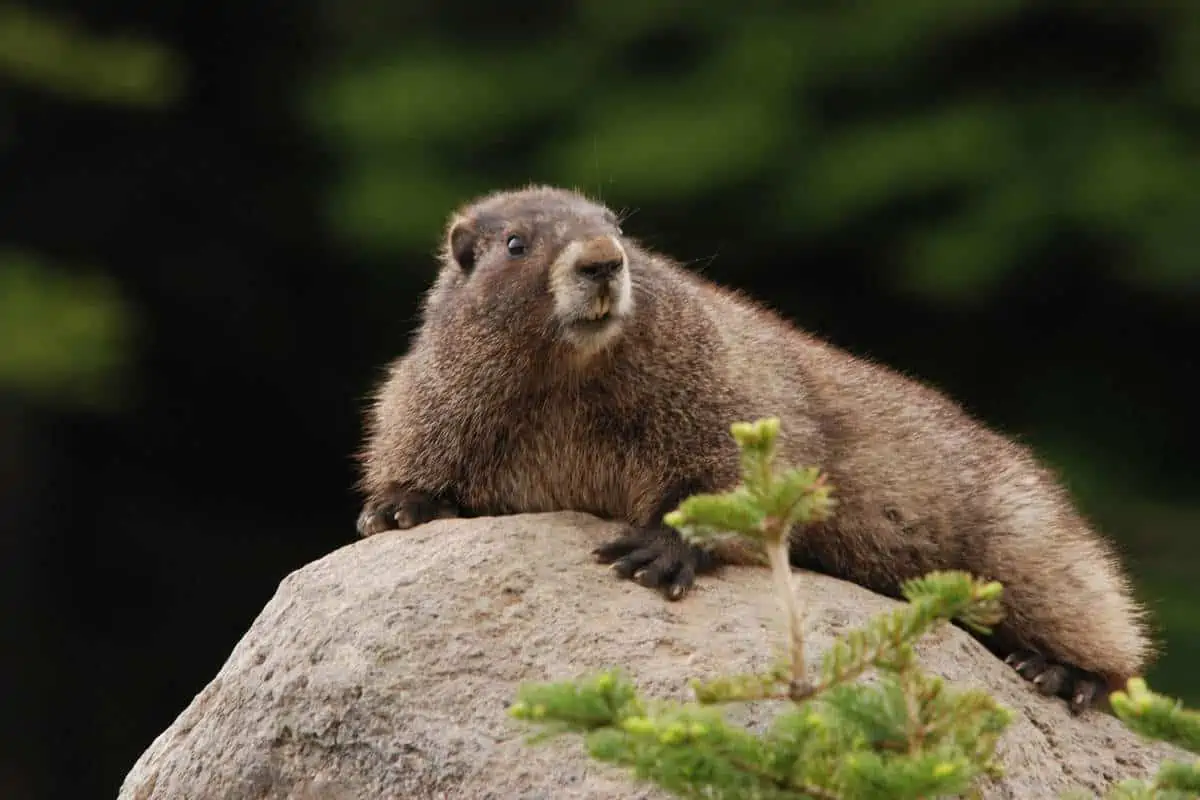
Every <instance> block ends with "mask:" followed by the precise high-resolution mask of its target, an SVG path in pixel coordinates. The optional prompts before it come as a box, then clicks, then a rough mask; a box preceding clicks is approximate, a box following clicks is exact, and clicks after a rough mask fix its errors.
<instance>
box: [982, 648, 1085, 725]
mask: <svg viewBox="0 0 1200 800" xmlns="http://www.w3.org/2000/svg"><path fill="white" fill-rule="evenodd" d="M1004 663H1006V664H1008V665H1009V666H1011V667H1012V668H1013V669H1015V670H1016V671H1017V674H1018V675H1020V676H1021V677H1022V678H1024V679H1025V680H1027V681H1030V682H1031V683H1033V685H1034V687H1036V688H1037V690H1038V691H1039V692H1041V693H1042V694H1044V695H1048V696H1052V697H1053V696H1057V697H1061V698H1063V699H1064V700H1066V701H1067V707H1068V708H1069V709H1070V711H1071V713H1072V714H1078V713H1080V712H1081V711H1083V710H1084V709H1086V708H1090V707H1091V706H1092V705H1093V704H1094V703H1095V701H1096V698H1097V697H1098V696H1100V695H1102V694H1104V693H1105V691H1106V686H1107V683H1106V681H1105V680H1104V678H1103V677H1101V676H1099V675H1096V674H1095V673H1092V672H1088V671H1086V670H1082V669H1079V668H1078V667H1071V666H1067V665H1065V664H1057V663H1055V662H1053V661H1050V660H1049V659H1047V658H1046V657H1045V656H1043V655H1041V654H1040V653H1035V652H1033V651H1032V650H1018V651H1017V652H1015V653H1012V654H1010V655H1009V656H1008V658H1006V659H1004Z"/></svg>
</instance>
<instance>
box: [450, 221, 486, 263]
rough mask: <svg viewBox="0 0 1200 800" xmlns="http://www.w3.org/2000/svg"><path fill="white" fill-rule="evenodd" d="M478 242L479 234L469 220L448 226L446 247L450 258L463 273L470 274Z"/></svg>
mask: <svg viewBox="0 0 1200 800" xmlns="http://www.w3.org/2000/svg"><path fill="white" fill-rule="evenodd" d="M478 240H479V233H478V232H477V231H476V230H475V226H474V225H472V224H471V222H470V220H465V219H459V220H455V222H454V224H453V225H451V226H450V235H449V236H447V237H446V246H447V248H448V249H449V251H450V257H451V258H453V259H454V262H455V263H456V264H458V266H459V267H461V268H462V270H463V271H464V272H470V271H471V270H472V269H473V268H474V267H475V244H476V242H477V241H478Z"/></svg>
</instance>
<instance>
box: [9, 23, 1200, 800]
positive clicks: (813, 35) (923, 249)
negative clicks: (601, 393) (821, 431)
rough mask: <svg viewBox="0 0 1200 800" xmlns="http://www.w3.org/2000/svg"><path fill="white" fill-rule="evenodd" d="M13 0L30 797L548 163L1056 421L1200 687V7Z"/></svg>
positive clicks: (860, 336)
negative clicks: (455, 261) (484, 223)
mask: <svg viewBox="0 0 1200 800" xmlns="http://www.w3.org/2000/svg"><path fill="white" fill-rule="evenodd" d="M1098 5H1100V4H1090V3H1083V2H1049V1H1048V0H1041V1H1040V2H1034V0H1027V1H1025V0H977V2H973V3H951V2H915V1H914V2H905V3H901V2H896V0H869V1H864V2H857V3H829V2H824V3H807V4H789V3H761V4H760V3H745V2H715V3H711V4H709V5H708V6H705V7H704V9H705V10H703V11H698V10H697V9H696V7H694V6H688V7H686V8H685V7H684V6H683V5H682V4H675V3H671V2H665V3H655V4H646V5H641V4H639V3H638V2H636V0H628V1H627V2H615V1H612V0H605V2H601V1H600V0H579V1H578V2H574V3H558V4H556V3H553V2H537V1H535V0H510V2H508V3H484V2H455V3H443V4H437V3H434V2H421V3H415V2H408V3H395V2H383V0H343V1H342V2H340V3H339V2H336V1H335V0H288V2H282V1H281V0H236V1H235V0H208V1H207V2H203V3H200V2H197V3H170V2H167V3H161V2H160V3H151V2H143V1H142V0H36V3H35V2H33V1H32V0H23V2H22V3H18V4H16V5H13V4H10V3H8V2H7V0H3V1H2V2H0V600H2V602H3V606H2V608H3V613H2V615H0V655H2V658H0V691H2V694H0V702H2V708H3V713H2V715H0V796H3V797H5V798H24V797H103V796H114V795H115V793H116V790H117V786H118V784H119V782H120V780H121V778H122V777H123V776H124V774H125V772H126V771H127V770H128V768H129V767H130V766H131V765H132V763H133V761H134V760H135V759H136V758H137V756H138V755H139V754H140V753H141V751H142V750H143V749H144V748H145V747H146V746H147V745H149V743H150V741H151V740H152V739H153V737H154V736H155V735H157V734H158V733H159V732H160V731H161V730H162V729H163V728H164V727H166V726H167V725H168V724H169V723H170V722H171V720H172V719H173V718H174V717H175V715H177V714H178V713H179V712H180V711H181V710H182V709H183V708H184V706H185V705H186V704H187V703H188V702H189V701H190V700H191V698H192V697H193V695H194V694H195V693H196V692H198V691H199V690H200V689H201V688H202V687H203V686H204V684H205V683H206V682H207V681H208V680H209V679H210V678H211V677H212V676H213V675H214V674H215V673H216V671H217V670H218V669H219V668H220V666H221V664H222V662H223V661H224V659H225V657H226V655H227V654H228V653H229V651H230V649H231V648H232V647H233V645H234V644H235V642H236V641H237V640H238V638H239V636H240V635H241V634H242V633H243V632H244V631H245V629H246V628H247V626H248V625H249V623H250V621H251V620H252V619H253V618H254V616H255V615H256V614H257V612H258V611H259V609H260V608H261V607H262V605H263V604H264V603H265V602H266V600H267V599H268V598H269V597H270V595H271V594H272V592H273V591H274V589H275V586H276V584H277V583H278V581H279V580H280V579H281V578H282V577H283V576H284V575H286V574H287V573H288V572H289V571H291V570H294V569H296V568H298V567H300V566H302V565H303V564H305V563H306V562H308V561H310V560H312V559H313V558H316V557H318V556H320V555H322V554H324V553H326V552H328V551H330V550H331V549H333V548H336V547H339V546H341V545H344V544H346V543H347V542H349V541H351V540H352V538H353V533H354V530H353V527H354V517H355V514H356V512H357V509H358V500H357V498H356V497H355V496H354V494H353V493H352V491H351V488H350V487H351V484H352V481H353V479H354V477H355V474H354V470H353V463H352V461H351V457H350V455H351V452H352V451H353V450H354V448H355V447H356V446H357V444H358V436H359V419H360V417H359V415H360V412H361V410H362V407H363V398H364V396H365V394H366V393H367V391H368V390H369V389H370V388H371V385H372V383H373V382H374V380H375V379H376V378H377V376H378V375H379V371H380V368H381V367H382V365H383V364H384V363H385V362H386V361H387V360H388V359H390V358H391V357H393V356H394V355H396V354H398V353H399V352H400V351H402V350H403V348H404V346H405V343H406V339H407V336H408V334H409V332H410V330H411V329H412V327H413V312H414V310H415V304H416V302H417V299H418V295H419V293H420V291H421V290H422V289H423V288H424V287H425V286H426V285H427V283H428V281H429V280H430V278H431V276H432V274H433V270H434V262H433V252H434V250H435V248H436V247H437V246H438V244H439V237H440V229H441V225H442V223H443V221H444V219H445V217H446V215H447V214H448V212H449V211H450V209H451V208H452V207H453V206H456V205H458V204H459V203H461V202H463V201H465V200H467V199H469V198H470V197H471V196H472V195H474V194H476V193H479V192H483V191H486V190H489V189H492V188H498V187H502V186H510V185H516V184H523V183H526V182H529V181H539V182H543V181H544V182H552V183H559V184H564V185H571V186H578V187H580V188H582V189H584V190H586V191H588V192H590V193H592V194H594V195H598V196H600V197H602V198H603V199H604V200H606V201H608V202H610V203H611V204H612V205H614V206H615V207H618V208H622V209H636V213H634V215H633V216H632V218H631V220H630V222H629V223H628V225H627V229H628V230H629V231H630V232H631V233H633V234H634V235H637V236H641V237H644V238H645V240H646V241H647V242H648V243H649V244H651V245H652V246H655V247H658V248H661V249H663V250H665V251H667V252H669V253H671V254H672V255H674V256H676V257H678V258H680V259H682V260H685V261H687V262H688V263H689V264H691V265H693V266H694V268H696V269H701V270H703V271H705V272H706V273H707V274H708V275H709V276H711V277H712V278H714V279H717V280H719V281H723V282H726V283H729V284H733V285H737V286H740V287H743V288H745V289H747V290H749V291H750V292H752V293H753V294H755V295H756V296H758V297H760V298H762V299H764V300H766V301H768V302H769V303H771V304H772V305H774V306H776V307H777V308H779V309H781V310H783V311H785V312H786V313H787V314H788V315H789V316H790V317H792V318H793V319H795V320H796V321H798V322H799V323H800V324H802V325H804V326H806V327H807V328H809V329H811V330H813V331H816V332H818V333H820V334H822V335H824V336H827V337H829V338H831V339H832V340H833V341H835V342H836V343H838V344H840V345H842V346H844V347H846V348H848V349H850V350H852V351H854V352H857V353H861V354H865V355H870V356H872V357H874V358H877V359H880V360H883V361H885V362H887V363H890V364H892V365H894V366H896V367H899V368H901V369H903V370H905V371H906V372H908V373H909V374H912V375H915V376H919V377H921V378H923V379H925V380H927V381H930V382H932V383H933V384H935V385H937V386H939V387H941V388H943V389H945V390H947V391H949V392H950V393H952V394H953V395H954V396H956V397H957V398H959V399H960V400H961V401H962V402H963V403H964V404H965V405H966V406H967V407H968V408H969V409H971V410H972V411H973V412H974V413H975V414H977V415H979V416H980V417H982V418H983V419H985V420H987V421H988V422H989V423H991V424H992V425H994V426H996V427H998V428H1000V429H1002V430H1004V431H1006V432H1008V433H1010V434H1012V435H1014V436H1019V437H1021V438H1023V439H1024V440H1026V441H1028V442H1030V443H1032V444H1033V445H1034V446H1035V447H1036V448H1037V449H1038V451H1039V452H1040V453H1041V454H1042V455H1043V456H1044V458H1045V459H1046V460H1047V461H1048V462H1049V463H1051V464H1052V465H1053V466H1055V467H1056V468H1057V469H1058V470H1059V471H1060V472H1061V473H1062V475H1063V476H1064V479H1065V480H1066V481H1067V483H1068V485H1069V487H1070V489H1071V490H1072V492H1074V494H1075V496H1076V497H1077V498H1078V499H1079V502H1080V504H1081V505H1082V506H1083V508H1084V509H1085V511H1086V512H1087V513H1088V514H1089V515H1090V516H1091V517H1092V518H1093V519H1095V520H1096V522H1097V524H1098V525H1099V526H1100V527H1101V528H1103V529H1104V530H1105V531H1107V532H1108V533H1109V534H1110V535H1111V536H1112V537H1113V538H1114V539H1116V540H1117V541H1118V542H1119V543H1120V546H1121V547H1122V549H1123V551H1124V552H1125V554H1126V556H1127V559H1128V562H1129V564H1130V567H1131V569H1132V570H1133V573H1134V575H1135V577H1136V580H1137V586H1138V591H1139V594H1140V595H1141V596H1142V597H1143V598H1144V599H1145V600H1146V602H1147V603H1149V604H1150V605H1151V607H1152V608H1153V609H1154V613H1155V617H1156V620H1157V622H1158V624H1159V626H1160V628H1161V631H1162V636H1163V639H1164V642H1165V646H1166V655H1165V656H1164V658H1163V659H1162V660H1161V661H1160V662H1159V663H1158V665H1157V666H1156V667H1155V668H1154V670H1153V671H1152V672H1151V674H1150V676H1149V678H1150V680H1151V685H1152V686H1153V687H1154V688H1158V689H1160V690H1163V691H1169V692H1172V693H1176V694H1179V695H1181V696H1183V697H1184V698H1185V699H1187V700H1189V701H1192V702H1200V684H1197V683H1196V682H1195V680H1194V679H1193V677H1192V675H1193V674H1194V671H1195V669H1196V667H1197V665H1198V664H1200V640H1198V639H1197V631H1198V629H1200V589H1197V587H1196V583H1195V577H1194V576H1195V574H1196V565H1197V556H1198V553H1200V543H1198V542H1197V541H1196V531H1197V520H1198V519H1200V501H1197V497H1198V496H1200V495H1198V490H1200V472H1198V471H1197V469H1196V468H1195V465H1194V460H1193V459H1194V454H1195V452H1196V451H1197V449H1198V447H1200V423H1198V422H1197V409H1198V407H1200V406H1198V405H1197V401H1196V397H1195V393H1194V392H1195V390H1194V389H1193V385H1194V381H1195V379H1196V378H1197V377H1200V376H1198V375H1197V372H1198V371H1200V368H1198V366H1197V364H1198V363H1200V359H1198V358H1197V356H1196V350H1197V345H1200V302H1198V300H1200V255H1198V250H1200V146H1198V139H1197V132H1198V122H1200V4H1197V3H1188V2H1182V0H1180V2H1176V3H1165V2H1164V3H1134V2H1114V3H1107V4H1103V9H1102V10H1101V9H1098V8H1096V6H1098Z"/></svg>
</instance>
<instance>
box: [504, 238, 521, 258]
mask: <svg viewBox="0 0 1200 800" xmlns="http://www.w3.org/2000/svg"><path fill="white" fill-rule="evenodd" d="M506 244H507V245H508V254H509V255H510V256H523V255H525V240H524V239H522V238H521V237H520V236H515V235H514V236H510V237H508V242H507V243H506Z"/></svg>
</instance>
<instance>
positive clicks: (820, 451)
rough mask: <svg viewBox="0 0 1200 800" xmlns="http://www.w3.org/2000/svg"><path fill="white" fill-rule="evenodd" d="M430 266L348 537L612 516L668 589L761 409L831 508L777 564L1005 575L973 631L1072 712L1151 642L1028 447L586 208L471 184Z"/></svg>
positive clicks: (610, 558) (374, 417)
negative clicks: (690, 499)
mask: <svg viewBox="0 0 1200 800" xmlns="http://www.w3.org/2000/svg"><path fill="white" fill-rule="evenodd" d="M440 260H441V268H440V272H439V274H438V276H437V279H436V281H435V282H434V284H433V286H432V288H431V289H430V290H429V292H428V293H427V294H426V295H425V296H424V298H423V300H422V309H421V318H422V322H421V325H420V327H419V329H418V331H417V332H416V336H415V338H414V339H413V341H412V342H411V345H410V347H409V350H408V352H407V354H406V355H404V356H402V357H400V358H399V359H397V360H396V361H394V362H393V363H392V364H391V365H390V369H389V372H388V375H387V376H386V378H385V379H384V380H383V382H382V385H381V386H380V387H379V389H378V391H377V393H376V394H375V395H374V396H373V398H372V403H371V407H370V410H369V413H368V416H367V422H366V442H365V444H364V446H363V448H362V449H361V451H360V452H359V453H358V454H357V455H358V459H359V461H360V463H361V466H362V477H361V480H360V483H359V489H360V491H362V492H363V493H364V494H365V496H366V502H365V504H364V506H363V510H362V513H361V514H360V515H359V518H358V531H359V533H360V535H363V536H367V535H371V534H374V533H378V532H380V531H383V530H387V529H391V528H409V527H412V526H415V525H419V524H421V523H423V522H426V521H429V520H431V519H434V518H436V517H444V516H477V515H497V514H510V513H520V512H541V511H555V510H576V511H585V512H591V513H593V514H596V515H598V516H600V517H604V518H608V519H614V520H620V521H623V522H625V523H627V524H628V525H629V528H628V530H627V533H626V534H625V535H623V536H621V537H619V538H617V539H616V540H614V541H611V542H609V543H607V544H604V545H603V546H601V547H599V548H597V549H596V550H595V551H594V552H595V556H596V558H597V560H599V561H601V562H603V563H611V564H612V566H613V568H614V570H615V572H616V573H617V574H618V575H619V576H621V577H622V578H632V579H634V580H636V581H637V582H639V583H640V584H642V585H644V586H648V587H656V588H661V589H662V590H663V591H664V593H665V594H666V595H667V597H668V598H670V599H679V598H680V597H682V596H683V595H684V594H685V593H686V592H687V590H688V589H689V587H691V586H692V584H693V581H694V578H695V576H696V575H697V574H698V573H702V572H705V571H707V570H710V569H712V568H713V567H715V566H717V565H718V564H719V563H729V562H730V561H731V560H734V559H732V558H731V557H730V556H729V555H728V554H725V553H722V552H720V551H716V552H714V551H710V550H703V549H699V548H694V547H691V546H688V545H686V544H685V543H684V542H683V541H682V539H681V538H680V536H679V534H678V533H677V532H675V531H674V530H672V529H670V528H667V527H665V525H664V523H663V522H662V518H663V515H664V514H666V513H667V512H669V511H671V510H673V509H674V508H675V507H676V506H677V505H678V504H679V503H680V501H681V500H683V499H684V498H685V497H687V496H688V495H690V494H693V493H696V492H711V491H723V490H726V489H728V488H730V487H732V486H733V485H735V484H736V483H737V482H738V481H739V480H740V472H739V459H738V450H737V446H736V443H735V441H734V439H733V437H732V436H731V435H730V425H731V423H733V422H735V421H739V420H746V421H749V420H753V419H756V418H760V417H767V416H777V417H779V418H780V420H781V433H780V451H779V452H780V457H781V461H782V462H783V463H786V464H788V465H801V466H807V465H815V466H818V467H820V468H821V469H822V470H823V471H824V472H825V473H827V474H828V476H829V478H830V480H831V482H832V484H833V486H834V492H835V497H836V498H837V502H838V505H837V507H836V511H835V514H834V516H833V517H832V519H831V520H830V521H829V522H828V523H824V524H821V525H816V526H810V527H808V528H806V529H805V530H804V531H803V535H801V536H798V537H797V538H796V541H795V542H794V545H793V547H792V550H791V557H792V562H793V564H795V565H796V566H799V567H804V568H809V569H814V570H817V571H820V572H824V573H827V574H830V575H834V576H838V577H841V578H844V579H847V580H850V581H853V582H855V583H858V584H860V585H863V586H866V587H868V588H870V589H873V590H875V591H877V592H880V593H882V594H885V595H890V596H893V597H894V596H897V595H898V593H899V588H900V585H901V582H902V581H904V580H906V579H908V578H911V577H914V576H918V575H921V574H924V573H926V572H928V571H931V570H934V569H964V570H968V571H970V572H971V573H973V574H975V575H977V576H979V577H983V578H987V579H994V580H998V581H1001V582H1002V583H1003V584H1004V587H1005V592H1004V603H1005V610H1006V616H1005V620H1004V622H1003V623H1002V624H1001V625H999V626H998V627H997V628H996V630H995V631H994V633H993V635H992V636H991V637H988V638H987V639H986V640H985V643H986V644H987V645H988V646H989V647H990V648H991V649H992V651H993V652H995V653H997V654H998V655H999V656H1000V657H1002V658H1006V660H1007V661H1008V662H1009V663H1010V664H1012V665H1013V666H1014V667H1016V669H1017V671H1018V672H1019V673H1020V674H1021V675H1023V676H1024V677H1025V678H1027V679H1029V680H1031V681H1033V682H1034V684H1035V685H1036V686H1037V687H1038V689H1039V690H1040V691H1041V692H1043V693H1044V694H1047V695H1059V696H1062V697H1065V698H1067V699H1068V701H1069V705H1070V707H1071V709H1072V710H1073V711H1076V712H1077V711H1079V710H1080V709H1082V708H1084V707H1087V706H1090V705H1092V703H1093V701H1094V700H1095V699H1096V698H1097V697H1098V696H1104V695H1107V691H1108V690H1111V689H1112V688H1115V687H1116V686H1119V685H1122V684H1123V683H1124V681H1125V680H1126V679H1127V678H1129V677H1130V676H1133V675H1137V674H1140V673H1141V671H1142V670H1143V668H1144V667H1145V665H1146V662H1147V660H1148V659H1149V658H1150V657H1151V655H1152V649H1153V646H1152V643H1151V641H1150V640H1149V636H1148V633H1147V627H1146V621H1145V616H1146V614H1145V611H1144V609H1143V608H1141V607H1140V606H1139V605H1138V604H1137V603H1136V602H1135V600H1134V599H1133V597H1132V596H1131V591H1130V584H1129V581H1128V579H1127V577H1126V576H1125V575H1124V574H1123V572H1122V571H1121V568H1120V566H1119V564H1118V562H1117V559H1116V557H1115V554H1114V551H1113V549H1112V548H1111V546H1110V545H1109V544H1108V543H1107V542H1106V541H1104V540H1103V539H1101V538H1100V537H1099V536H1098V535H1096V534H1095V533H1093V531H1092V529H1091V528H1090V527H1089V525H1088V523H1087V522H1086V521H1085V520H1084V519H1083V518H1082V517H1081V515H1080V514H1079V513H1078V512H1077V511H1076V510H1075V508H1073V506H1072V504H1071V501H1070V499H1069V498H1068V495H1067V494H1066V492H1065V491H1064V489H1063V488H1061V486H1060V485H1059V483H1058V482H1057V480H1056V478H1055V477H1054V476H1053V475H1052V474H1051V473H1050V472H1049V471H1048V470H1047V469H1046V468H1045V467H1044V466H1042V465H1041V464H1039V463H1038V462H1037V461H1036V460H1035V458H1034V456H1033V455H1032V454H1031V453H1030V452H1029V450H1028V449H1027V448H1025V447H1024V446H1021V445H1018V444H1016V443H1014V442H1012V441H1009V440H1007V439H1006V438H1003V437H1002V436H1000V435H998V434H997V433H995V432H993V431H991V430H989V429H988V428H986V427H985V426H984V425H982V424H981V423H979V422H977V421H976V420H974V419H973V418H971V417H970V416H969V415H968V414H967V413H966V412H965V411H963V410H962V409H961V408H960V407H959V406H958V405H957V404H955V403H954V402H953V401H951V400H949V399H948V398H946V397H945V396H943V395H942V394H940V393H939V392H937V391H935V390H933V389H932V388H929V387H927V386H925V385H922V384H921V383H919V382H917V381H915V380H913V379H910V378H908V377H905V376H902V375H900V374H898V373H896V372H893V371H891V370H889V369H887V368H885V367H883V366H880V365H877V364H874V363H871V362H869V361H867V360H865V359H862V358H859V357H856V356H852V355H850V354H849V353H846V352H843V351H842V350H839V349H838V348H836V347H834V346H832V345H830V344H828V343H825V342H823V341H820V340H819V339H817V338H815V337H814V336H811V335H809V334H807V333H805V332H803V331H801V330H798V329H797V328H795V327H794V326H793V325H792V324H790V323H789V322H788V321H786V320H785V319H784V318H783V317H782V316H779V315H777V314H776V313H775V312H773V311H772V310H770V309H769V308H767V307H766V306H764V305H761V304H759V303H757V302H755V301H752V300H751V299H749V298H748V297H746V296H743V295H741V294H739V293H737V292H734V291H731V290H728V289H726V288H723V287H720V286H717V285H715V284H713V283H711V282H709V281H706V280H705V279H702V278H701V277H699V276H697V275H695V274H693V273H692V272H689V271H687V270H685V269H684V268H683V267H682V266H681V265H679V264H677V263H676V262H674V261H672V260H671V259H670V258H668V257H666V256H664V255H661V254H658V253H654V252H652V251H650V250H649V249H647V248H645V247H643V246H642V245H641V244H640V243H638V242H636V241H634V240H632V239H631V238H629V237H627V236H626V235H625V234H624V233H623V232H622V230H621V220H620V219H619V217H618V216H617V214H615V213H614V212H613V211H612V210H610V209H609V208H607V207H606V206H604V205H603V204H601V203H598V202H594V201H592V200H590V199H589V198H587V197H586V196H584V195H583V194H581V193H578V192H574V191H568V190H565V189H559V188H554V187H544V186H530V187H528V188H524V189H519V190H514V191H502V192H496V193H492V194H489V195H487V196H484V197H482V198H478V199H477V200H476V201H474V202H472V203H470V204H468V205H466V206H465V207H463V208H461V209H460V210H459V211H458V212H457V213H455V214H453V215H452V216H451V219H450V220H449V223H448V225H447V228H446V233H445V237H444V244H443V248H442V251H441V259H440Z"/></svg>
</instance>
